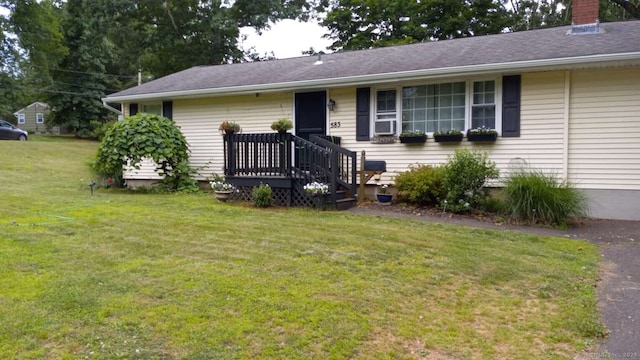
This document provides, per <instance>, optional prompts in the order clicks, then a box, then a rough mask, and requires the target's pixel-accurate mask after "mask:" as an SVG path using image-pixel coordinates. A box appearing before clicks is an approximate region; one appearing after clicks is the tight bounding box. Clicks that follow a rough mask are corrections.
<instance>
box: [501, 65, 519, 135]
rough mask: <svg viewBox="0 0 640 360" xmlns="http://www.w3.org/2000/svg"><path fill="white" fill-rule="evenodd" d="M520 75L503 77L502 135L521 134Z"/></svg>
mask: <svg viewBox="0 0 640 360" xmlns="http://www.w3.org/2000/svg"><path fill="white" fill-rule="evenodd" d="M520 82H521V80H520V75H512V76H504V77H503V78H502V137H519V136H520Z"/></svg>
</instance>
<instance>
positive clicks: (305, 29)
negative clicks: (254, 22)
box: [241, 20, 332, 59]
mask: <svg viewBox="0 0 640 360" xmlns="http://www.w3.org/2000/svg"><path fill="white" fill-rule="evenodd" d="M325 33H327V29H325V28H322V27H321V26H320V25H317V24H316V23H315V22H307V23H303V22H299V21H294V20H282V21H280V22H278V23H277V24H275V25H272V26H271V29H270V30H268V31H263V32H262V35H258V34H257V33H256V32H255V30H253V29H251V28H243V29H241V34H244V35H247V36H248V37H247V40H245V41H244V42H243V43H242V47H243V48H244V49H248V48H250V47H251V46H255V47H256V51H257V52H258V54H259V55H264V54H265V53H269V54H270V53H271V51H273V52H274V54H275V56H276V58H278V59H284V58H289V57H297V56H303V55H302V51H305V50H309V47H313V48H314V50H316V51H320V50H324V51H325V52H327V50H326V49H325V48H326V47H327V46H329V45H331V43H332V41H330V40H327V39H322V35H324V34H325Z"/></svg>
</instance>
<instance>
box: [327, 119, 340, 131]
mask: <svg viewBox="0 0 640 360" xmlns="http://www.w3.org/2000/svg"><path fill="white" fill-rule="evenodd" d="M329 126H330V127H331V128H332V129H335V128H339V127H340V121H332V122H330V123H329Z"/></svg>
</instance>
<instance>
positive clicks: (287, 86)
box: [102, 52, 640, 104]
mask: <svg viewBox="0 0 640 360" xmlns="http://www.w3.org/2000/svg"><path fill="white" fill-rule="evenodd" d="M607 62H630V63H632V64H635V63H640V52H632V53H621V54H603V55H588V56H580V57H570V58H557V59H545V60H527V61H517V62H506V63H493V64H481V65H467V66H456V67H446V68H437V69H421V70H411V71H400V72H393V73H385V74H370V75H357V76H348V77H340V78H326V79H314V80H303V81H289V82H282V83H273V84H269V83H267V84H256V85H243V86H230V87H223V88H208V89H195V90H182V91H168V92H162V93H148V94H137V95H123V96H113V97H105V98H103V99H102V101H103V104H105V103H106V102H107V101H108V102H120V101H135V100H158V99H176V98H195V97H207V96H215V95H225V96H226V95H245V94H253V93H256V92H261V93H265V92H278V91H292V90H302V89H311V88H322V87H328V86H331V87H335V86H359V85H370V84H371V83H378V84H379V83H391V82H400V81H407V80H413V79H419V78H425V77H426V78H444V77H452V76H470V75H482V74H488V73H509V72H522V71H532V70H555V69H558V68H562V69H571V68H578V67H580V66H584V65H596V64H600V63H607Z"/></svg>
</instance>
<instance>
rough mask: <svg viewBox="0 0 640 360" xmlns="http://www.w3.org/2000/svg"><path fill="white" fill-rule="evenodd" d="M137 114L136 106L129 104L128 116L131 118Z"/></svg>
mask: <svg viewBox="0 0 640 360" xmlns="http://www.w3.org/2000/svg"><path fill="white" fill-rule="evenodd" d="M137 113H138V104H136V103H131V104H129V116H133V115H135V114H137Z"/></svg>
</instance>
